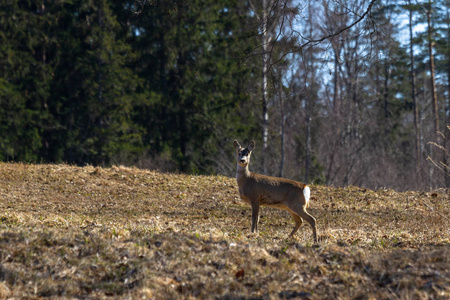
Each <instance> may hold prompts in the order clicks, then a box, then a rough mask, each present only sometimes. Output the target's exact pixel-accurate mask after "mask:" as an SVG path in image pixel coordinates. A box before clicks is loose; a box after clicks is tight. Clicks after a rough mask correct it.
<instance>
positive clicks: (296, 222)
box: [288, 209, 303, 237]
mask: <svg viewBox="0 0 450 300" xmlns="http://www.w3.org/2000/svg"><path fill="white" fill-rule="evenodd" d="M288 212H289V213H290V214H291V216H292V218H293V219H294V221H295V227H294V229H292V232H291V233H290V234H289V237H293V236H294V234H295V233H296V232H297V230H298V229H299V228H300V226H301V225H302V223H303V220H302V218H300V217H299V216H298V215H297V214H295V213H294V212H293V211H292V210H290V209H288Z"/></svg>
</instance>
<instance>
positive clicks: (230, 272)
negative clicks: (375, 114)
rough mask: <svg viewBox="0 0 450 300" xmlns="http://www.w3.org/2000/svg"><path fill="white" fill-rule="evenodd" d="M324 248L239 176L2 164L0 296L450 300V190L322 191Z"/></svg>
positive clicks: (315, 206)
mask: <svg viewBox="0 0 450 300" xmlns="http://www.w3.org/2000/svg"><path fill="white" fill-rule="evenodd" d="M311 190H312V200H311V204H310V208H309V209H308V210H309V211H310V213H311V214H312V215H313V216H315V217H316V218H317V222H318V223H317V225H318V233H319V245H313V243H312V242H313V241H312V231H311V228H310V227H309V225H308V224H303V225H302V227H301V228H300V230H299V231H298V232H297V234H296V235H295V237H294V238H288V234H289V233H290V231H291V230H292V228H293V226H294V222H293V221H292V220H291V217H290V216H289V214H287V213H286V212H284V211H281V210H276V209H270V208H262V210H261V221H260V225H259V229H260V230H259V232H258V233H256V234H252V233H251V232H250V225H251V209H250V207H249V206H247V205H246V204H245V203H243V202H242V201H241V200H240V199H239V196H238V192H237V187H236V183H235V179H233V178H226V177H222V176H192V175H183V174H162V173H158V172H154V171H145V170H139V169H135V168H125V167H113V168H94V167H92V166H86V167H83V168H80V167H73V166H67V165H27V164H5V163H2V164H0V200H1V201H0V298H2V297H18V298H20V297H35V296H37V297H93V298H104V297H111V298H157V299H167V298H180V297H181V298H188V297H201V298H215V297H219V298H220V297H226V296H230V297H260V298H292V297H306V298H312V299H314V298H324V297H325V298H328V297H330V295H331V297H332V298H339V297H341V298H352V297H362V298H365V299H370V298H376V299H380V298H397V297H399V298H408V297H410V298H439V297H442V298H445V297H449V296H450V279H449V278H450V273H449V270H450V260H449V258H450V251H449V250H450V247H449V240H450V232H449V227H450V226H449V225H450V224H449V220H448V216H449V215H450V214H449V213H450V203H449V202H450V200H449V194H448V191H443V190H441V191H432V192H426V193H424V192H405V193H397V192H395V191H392V190H379V191H371V190H366V189H362V188H357V187H349V188H332V187H323V186H312V187H311Z"/></svg>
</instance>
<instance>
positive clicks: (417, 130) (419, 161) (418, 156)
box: [408, 0, 422, 184]
mask: <svg viewBox="0 0 450 300" xmlns="http://www.w3.org/2000/svg"><path fill="white" fill-rule="evenodd" d="M408 4H409V5H411V0H409V3H408ZM409 57H410V64H411V69H410V77H411V98H412V100H413V106H414V108H413V109H414V129H415V148H416V183H418V184H419V183H420V182H422V180H421V176H420V173H421V169H422V167H421V166H422V155H421V154H420V124H419V105H418V103H417V97H416V72H415V69H414V65H415V63H414V49H413V29H412V9H411V8H409Z"/></svg>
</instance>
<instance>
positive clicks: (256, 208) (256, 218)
mask: <svg viewBox="0 0 450 300" xmlns="http://www.w3.org/2000/svg"><path fill="white" fill-rule="evenodd" d="M258 221H259V203H258V202H257V201H252V232H255V231H258Z"/></svg>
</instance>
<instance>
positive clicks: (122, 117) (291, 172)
mask: <svg viewBox="0 0 450 300" xmlns="http://www.w3.org/2000/svg"><path fill="white" fill-rule="evenodd" d="M0 103H1V105H0V161H4V162H26V163H67V164H73V165H78V166H85V165H93V166H112V165H124V166H136V167H138V168H142V169H158V170H161V171H164V172H180V173H189V174H221V175H225V176H229V177H232V176H234V173H235V168H236V163H235V159H234V149H233V145H232V144H233V140H234V139H238V140H239V141H240V142H241V143H242V144H243V145H244V144H247V143H248V142H250V141H251V140H255V141H256V149H255V151H254V154H253V158H252V164H251V169H252V171H257V172H263V173H265V174H268V175H274V176H282V177H287V178H291V179H296V180H301V181H304V182H307V183H313V184H325V185H330V186H351V185H354V186H361V187H366V188H371V189H378V188H391V189H396V190H426V189H430V188H432V189H437V188H448V187H449V186H450V175H449V167H448V165H449V160H450V154H449V153H450V152H449V148H450V127H448V126H449V125H450V2H449V1H446V0H437V1H431V0H392V1H390V0H371V1H365V0H320V1H311V0H298V1H291V0H262V1H256V0H248V1H238V0H214V1H212V0H202V1H198V0H191V1H180V0H177V1H175V0H164V1H163V0H140V1H137V0H136V1H112V0H98V1H93V0H84V1H80V0H48V1H47V0H40V1H36V0H34V1H33V0H2V1H1V2H0Z"/></svg>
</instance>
